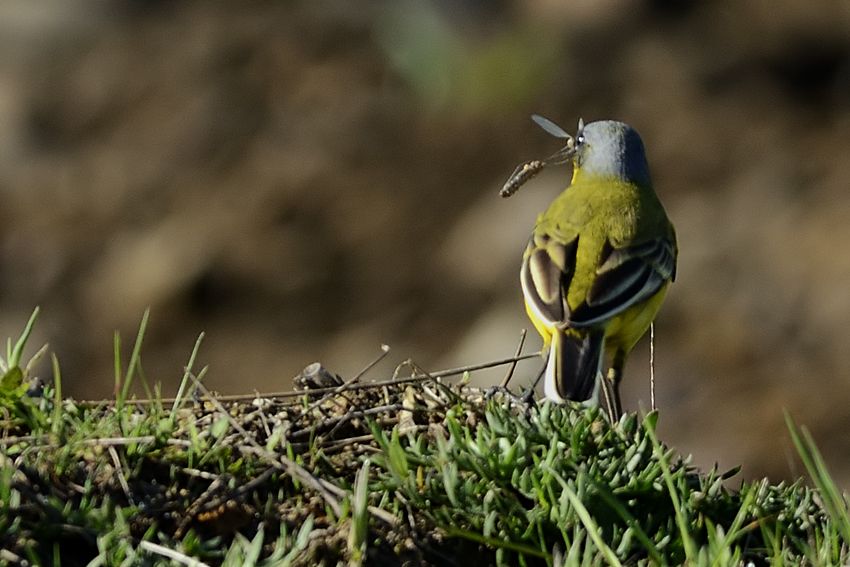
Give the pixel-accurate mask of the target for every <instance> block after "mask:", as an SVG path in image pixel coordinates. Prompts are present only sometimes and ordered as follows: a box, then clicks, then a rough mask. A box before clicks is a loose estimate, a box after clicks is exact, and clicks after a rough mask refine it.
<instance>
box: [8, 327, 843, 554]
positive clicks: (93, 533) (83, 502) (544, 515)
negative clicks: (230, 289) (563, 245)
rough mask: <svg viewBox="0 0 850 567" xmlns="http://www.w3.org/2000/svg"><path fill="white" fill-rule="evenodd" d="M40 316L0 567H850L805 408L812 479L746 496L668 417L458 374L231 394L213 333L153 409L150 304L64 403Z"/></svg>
mask: <svg viewBox="0 0 850 567" xmlns="http://www.w3.org/2000/svg"><path fill="white" fill-rule="evenodd" d="M37 314H38V313H37V312H36V313H34V314H33V317H32V318H31V319H30V321H29V322H28V324H27V325H26V327H25V330H24V332H23V333H22V335H21V337H20V338H19V339H18V340H17V341H15V342H14V344H13V343H12V341H9V342H8V346H7V351H6V357H5V359H3V360H0V370H2V373H3V374H2V378H0V563H3V564H30V565H137V564H140V565H175V564H178V565H198V566H200V565H233V566H235V565H240V566H241V565H248V566H251V565H268V566H271V565H274V566H286V565H463V564H466V565H558V566H567V565H569V566H573V565H656V564H670V565H675V564H689V565H700V566H702V565H705V566H721V565H733V564H738V565H740V564H745V565H748V564H753V565H761V564H768V563H769V564H775V565H800V564H810V565H844V564H847V563H848V562H850V547H848V543H850V516H848V508H847V499H846V496H845V495H843V494H842V493H841V491H840V490H839V489H838V488H837V487H836V485H835V483H834V482H833V481H832V480H831V478H830V476H829V474H828V473H827V470H826V467H825V465H824V462H823V459H822V458H821V456H820V454H819V452H818V450H817V448H816V447H815V445H814V442H813V441H812V438H811V435H810V434H809V433H808V431H807V430H806V429H805V428H798V427H797V426H796V425H795V424H794V423H793V421H792V420H791V419H790V417H789V418H788V428H789V431H790V434H791V437H792V440H793V442H794V443H795V445H796V447H797V450H798V452H799V454H800V458H801V461H802V462H803V464H804V465H805V467H806V470H807V471H808V473H809V476H810V477H811V479H812V484H813V486H808V485H807V484H806V483H805V482H803V480H799V481H797V482H794V483H790V484H786V483H780V484H770V483H769V482H768V481H767V480H766V479H765V480H761V481H756V482H742V483H739V486H738V488H737V489H735V490H732V489H729V488H728V485H729V484H730V482H731V481H730V480H729V479H730V477H731V476H732V475H734V472H735V471H730V472H729V473H725V474H720V473H719V472H718V471H716V470H711V471H704V472H703V471H698V470H696V469H694V468H693V467H691V466H689V463H688V460H687V459H685V458H682V457H681V456H680V455H678V454H677V453H676V452H675V451H674V450H672V449H670V448H668V447H665V446H664V445H663V444H662V443H661V442H660V441H659V440H658V438H657V436H656V433H655V431H656V423H657V420H658V417H659V416H658V414H657V413H650V414H648V415H645V416H638V415H635V414H630V415H626V416H624V417H623V418H622V419H621V420H620V422H619V423H617V424H615V425H614V426H611V425H610V424H609V423H608V422H607V421H606V420H605V419H604V417H603V416H602V414H601V413H600V412H598V411H596V410H577V409H573V408H569V407H562V406H555V405H552V404H548V403H543V404H540V405H538V406H536V407H526V406H524V405H517V404H516V403H514V402H513V401H512V400H511V399H510V398H509V397H506V396H502V395H500V394H497V395H495V396H492V397H489V396H486V395H484V393H482V392H480V391H478V390H475V389H472V388H469V387H467V386H466V382H465V380H464V373H463V372H462V371H457V372H451V371H447V372H442V373H439V374H440V376H435V375H433V374H431V375H428V374H424V373H421V372H415V371H412V372H413V373H412V375H411V376H406V377H395V379H393V380H385V381H382V382H379V383H357V382H356V381H354V380H351V381H349V382H341V381H338V380H334V377H333V376H331V378H330V379H331V383H330V385H328V384H327V383H320V382H317V381H315V380H313V379H312V378H311V377H309V376H308V377H303V379H302V380H301V381H300V386H301V388H302V390H300V391H297V392H288V393H279V394H276V395H269V396H245V397H243V398H237V399H234V398H233V397H231V398H225V397H217V396H215V395H214V394H212V393H210V392H209V391H207V389H206V387H205V386H204V385H203V381H202V378H203V375H204V374H205V373H206V368H201V369H200V370H198V371H197V372H196V371H195V368H194V366H195V363H196V360H197V358H198V353H199V350H200V347H201V339H200V338H199V340H198V342H197V343H196V344H195V347H194V349H193V350H192V352H191V354H190V356H189V362H188V363H187V367H186V369H185V373H184V379H183V383H181V385H180V388H179V392H180V394H179V395H178V397H177V399H174V400H166V399H163V398H162V396H161V395H159V394H158V393H157V392H156V391H155V389H154V393H153V394H152V395H151V399H150V400H147V401H140V400H136V399H134V398H132V397H131V396H130V391H131V390H130V386H131V383H132V381H133V380H134V379H136V380H144V379H145V377H144V376H145V375H144V372H143V368H142V348H141V347H142V343H143V338H144V328H145V326H146V324H147V320H148V314H147V313H146V314H145V316H144V318H143V321H142V325H141V326H140V331H139V333H138V335H137V337H136V340H135V342H134V344H133V346H132V348H131V350H130V353H131V354H130V357H129V358H128V359H127V364H126V367H125V366H124V364H123V363H122V355H123V345H122V344H121V340H120V337H118V336H116V339H115V368H116V374H115V376H116V384H115V385H116V388H115V399H112V400H105V401H102V402H97V403H86V402H79V401H75V400H72V399H67V398H63V397H62V394H61V380H62V377H61V373H60V367H59V363H58V361H57V360H56V359H55V357H54V358H53V359H52V363H53V364H52V369H53V382H52V384H50V385H48V386H46V387H45V388H44V389H43V391H42V392H40V393H39V392H34V391H33V388H32V385H31V384H30V378H31V372H32V368H33V365H34V364H35V362H36V360H37V359H38V358H40V357H41V356H43V355H44V353H45V352H46V349H41V350H39V351H38V353H36V356H34V357H33V358H34V359H35V360H33V359H30V360H29V361H28V362H27V363H26V364H24V362H23V353H24V352H25V350H26V344H27V340H28V338H29V336H30V332H31V330H32V326H33V324H34V322H35V319H36V316H37ZM507 362H510V360H509V361H507ZM409 366H410V367H412V368H414V370H415V365H409ZM461 370H462V369H461ZM453 374H457V375H459V379H457V380H454V379H450V377H451V375H453ZM145 388H146V391H150V390H151V389H150V387H149V386H148V385H145Z"/></svg>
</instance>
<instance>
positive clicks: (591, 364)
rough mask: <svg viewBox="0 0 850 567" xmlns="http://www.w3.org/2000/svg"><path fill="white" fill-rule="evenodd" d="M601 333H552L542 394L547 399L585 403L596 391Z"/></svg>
mask: <svg viewBox="0 0 850 567" xmlns="http://www.w3.org/2000/svg"><path fill="white" fill-rule="evenodd" d="M604 338H605V333H604V331H601V330H600V331H596V330H593V331H588V332H584V333H581V335H573V334H565V333H563V332H560V331H558V332H555V333H554V334H553V335H552V345H551V348H550V349H549V360H548V361H547V362H546V376H545V378H544V386H543V388H544V392H545V393H546V397H547V398H549V399H550V400H554V401H557V402H563V401H566V400H570V401H574V402H586V401H588V400H589V399H590V398H591V396H593V392H594V391H595V390H596V377H597V374H598V373H599V369H600V362H601V358H602V345H603V344H604V342H605V341H604Z"/></svg>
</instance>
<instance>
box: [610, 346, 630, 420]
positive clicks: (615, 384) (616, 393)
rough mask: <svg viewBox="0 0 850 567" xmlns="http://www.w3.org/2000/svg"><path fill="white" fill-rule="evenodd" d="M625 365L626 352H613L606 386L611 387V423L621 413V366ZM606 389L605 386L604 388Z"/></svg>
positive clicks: (618, 418) (618, 417) (617, 418)
mask: <svg viewBox="0 0 850 567" xmlns="http://www.w3.org/2000/svg"><path fill="white" fill-rule="evenodd" d="M625 365H626V354H625V353H624V352H623V351H621V350H618V351H617V352H616V353H614V360H612V361H611V368H609V369H608V380H607V382H608V386H610V388H611V399H610V403H609V406H608V411H609V414H610V416H611V423H616V422H617V421H619V420H620V416H621V415H623V404H622V403H621V402H620V381H621V380H622V379H623V367H624V366H625ZM606 389H607V388H606Z"/></svg>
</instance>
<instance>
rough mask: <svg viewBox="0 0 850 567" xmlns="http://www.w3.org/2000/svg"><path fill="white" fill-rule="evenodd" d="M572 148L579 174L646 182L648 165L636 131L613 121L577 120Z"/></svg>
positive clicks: (647, 182)
mask: <svg viewBox="0 0 850 567" xmlns="http://www.w3.org/2000/svg"><path fill="white" fill-rule="evenodd" d="M571 149H572V154H573V155H572V160H573V165H574V167H575V169H576V171H577V172H580V173H579V174H580V175H581V176H585V175H593V176H603V177H616V178H620V179H624V180H627V181H630V182H634V183H638V184H641V185H650V184H651V182H650V177H649V165H648V164H647V162H646V152H645V151H644V148H643V141H642V140H641V139H640V135H639V134H638V133H637V130H635V129H634V128H632V127H631V126H629V125H628V124H625V123H623V122H618V121H616V120H600V121H598V122H591V123H589V124H583V123H582V121H579V127H578V132H576V135H575V138H574V143H573V147H572V148H571Z"/></svg>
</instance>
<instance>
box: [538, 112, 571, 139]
mask: <svg viewBox="0 0 850 567" xmlns="http://www.w3.org/2000/svg"><path fill="white" fill-rule="evenodd" d="M531 119H532V120H534V122H535V123H536V124H537V125H538V126H540V127H541V128H543V129H544V130H545V131H546V132H548V133H549V134H551V135H552V136H555V137H556V138H561V139H564V140H568V139H570V138H572V136H570V135H569V134H567V133H566V132H565V131H564V129H563V128H561V127H560V126H558V125H557V124H555V123H554V122H552V121H551V120H549V119H548V118H545V117H543V116H540V115H539V114H532V115H531Z"/></svg>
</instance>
